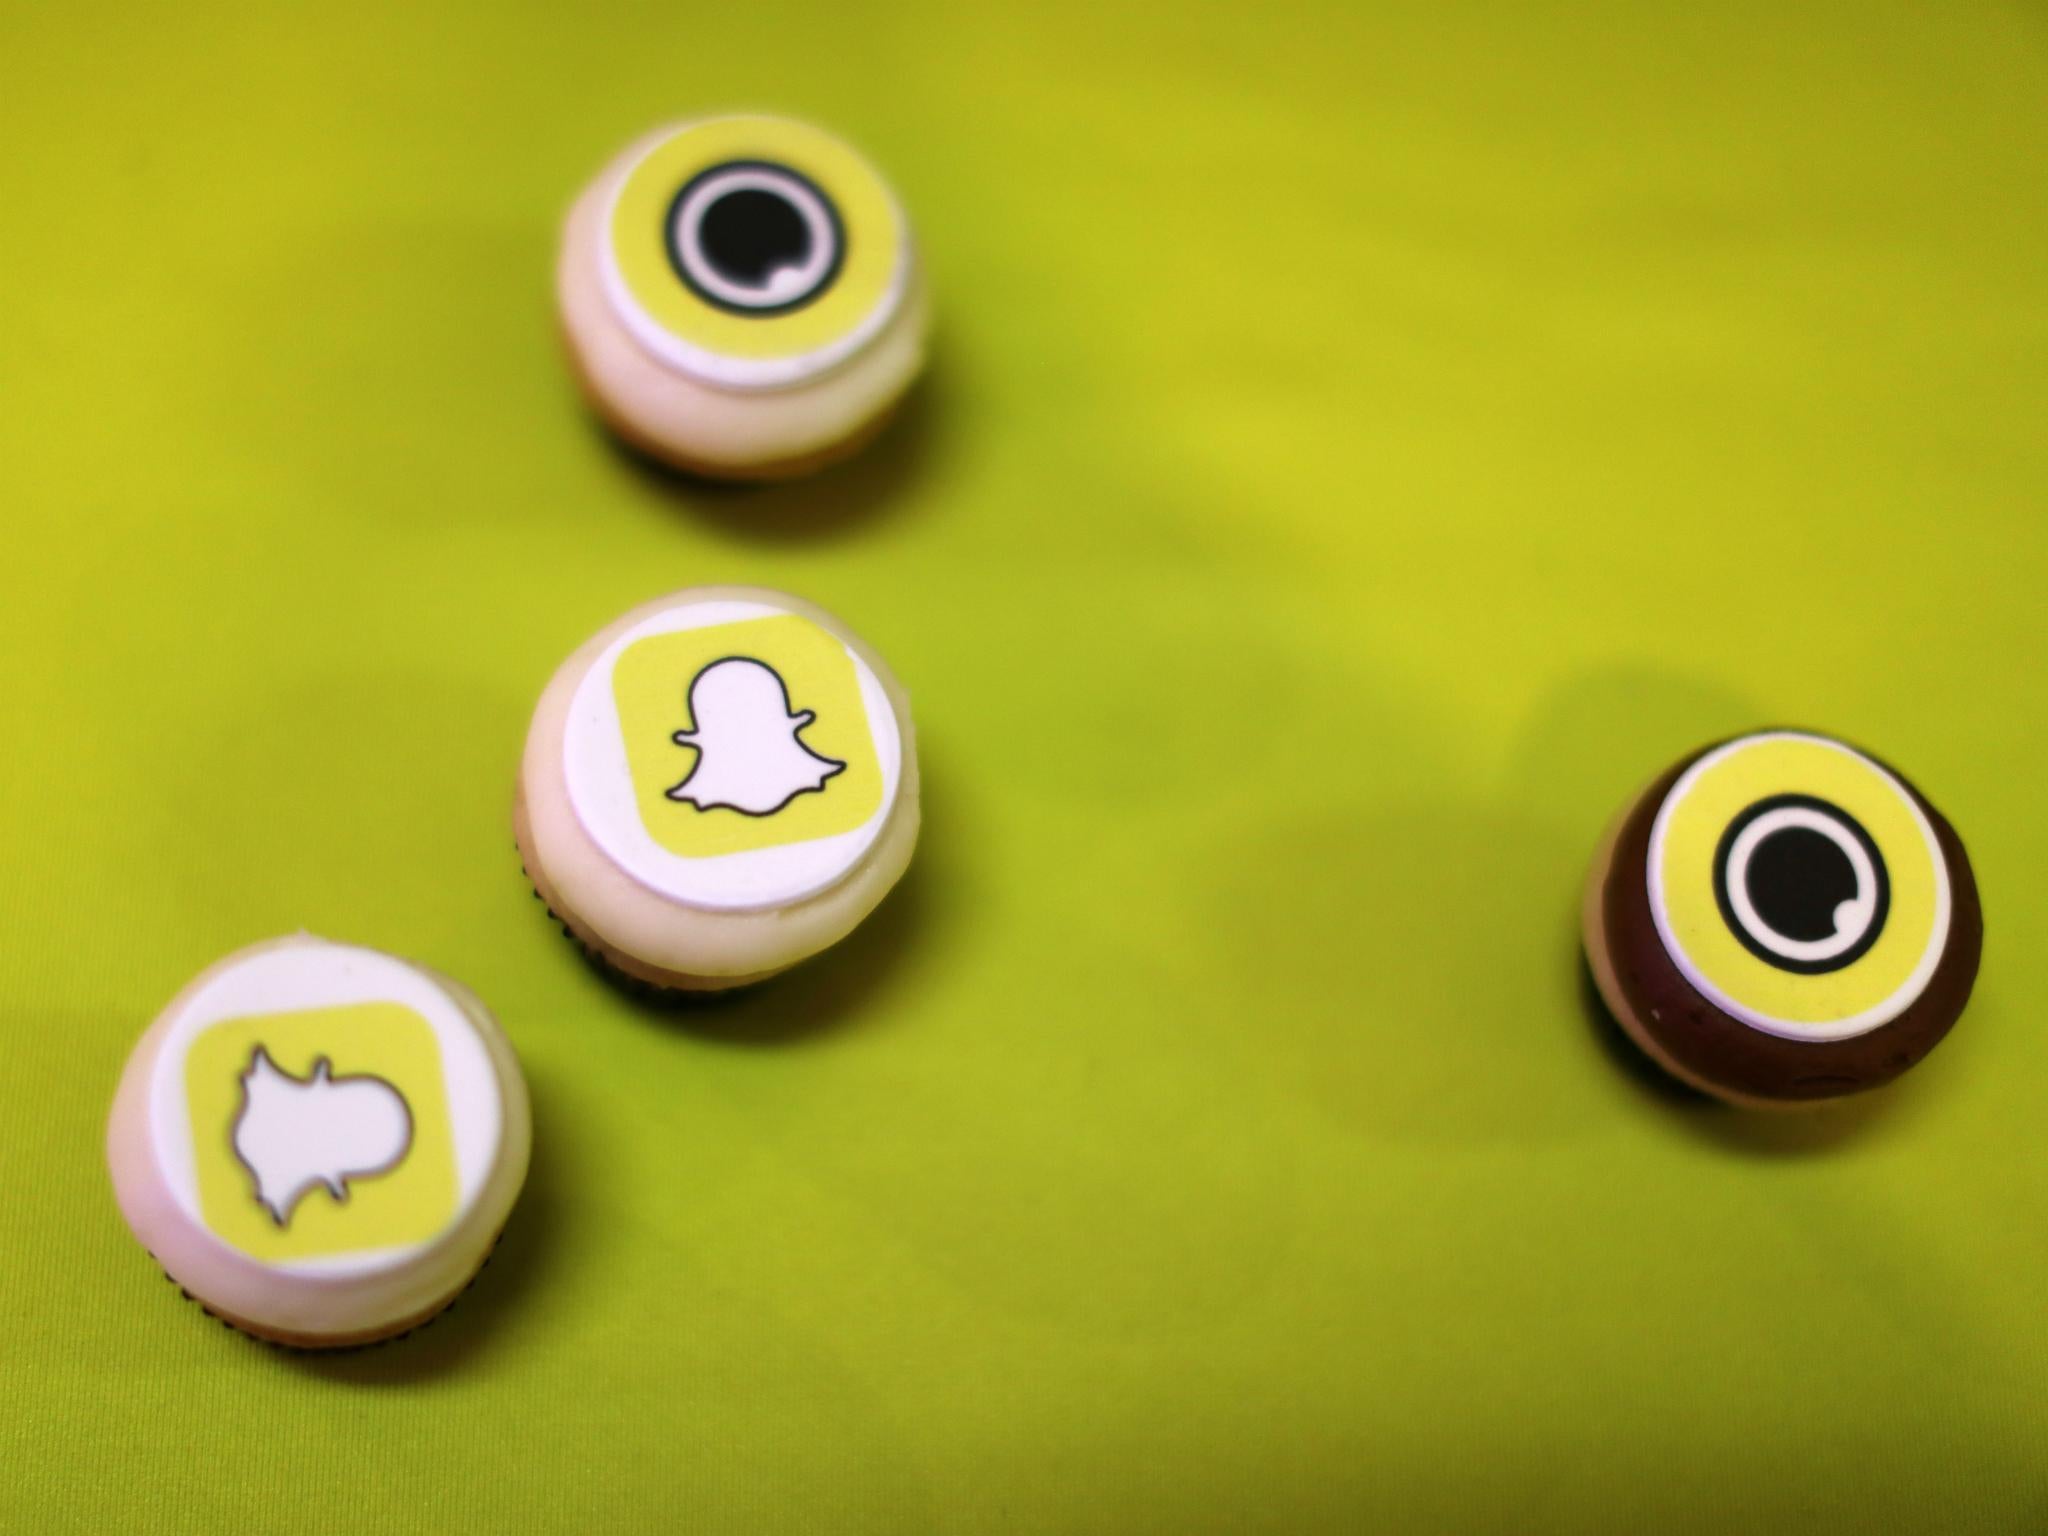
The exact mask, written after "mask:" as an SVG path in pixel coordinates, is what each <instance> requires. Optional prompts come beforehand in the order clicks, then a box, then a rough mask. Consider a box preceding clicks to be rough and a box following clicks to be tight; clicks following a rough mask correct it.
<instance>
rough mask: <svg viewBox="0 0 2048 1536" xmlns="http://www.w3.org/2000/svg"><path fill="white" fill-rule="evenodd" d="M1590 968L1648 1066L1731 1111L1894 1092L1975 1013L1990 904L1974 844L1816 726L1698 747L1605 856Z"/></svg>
mask: <svg viewBox="0 0 2048 1536" xmlns="http://www.w3.org/2000/svg"><path fill="white" fill-rule="evenodd" d="M1583 929H1584V938H1585V947H1586V958H1587V961H1588V963H1589V965H1590V967H1591V970H1592V974H1593V979H1594V982H1595V984H1596V985H1597V986H1598V988H1599V990H1600V995H1601V997H1602V998H1603V999H1604V1000H1605V1002H1606V1004H1607V1007H1608V1008H1609V1010H1610V1011H1611V1012H1612V1013H1613V1015H1614V1017H1615V1019H1616V1020H1617V1021H1618V1022H1619V1023H1620V1025H1621V1027H1622V1029H1623V1030H1624V1031H1625V1032H1626V1033H1627V1034H1628V1036H1629V1038H1630V1039H1631V1040H1633V1041H1634V1042H1635V1043H1636V1045H1638V1046H1639V1047H1641V1049H1642V1050H1643V1052H1644V1053H1645V1054H1646V1055H1648V1056H1649V1057H1650V1059H1651V1060H1652V1061H1654V1062H1656V1063H1657V1065H1658V1066H1660V1067H1662V1068H1663V1069H1664V1070H1665V1071H1666V1072H1669V1073H1671V1074H1672V1075H1673V1076H1674V1077H1677V1078H1678V1079H1680V1080H1681V1081H1683V1082H1686V1083H1689V1084H1691V1085H1692V1086H1693V1087H1695V1088H1698V1089H1700V1090H1702V1091H1704V1092H1706V1093H1710V1094H1713V1095H1715V1096H1717V1097H1719V1098H1722V1099H1725V1100H1728V1101H1730V1102H1732V1103H1736V1104H1742V1105H1752V1106H1794V1105H1801V1104H1811V1103H1816V1102H1819V1101H1823V1100H1828V1099H1835V1098H1840V1097H1842V1096H1844V1095H1846V1094H1852V1093H1859V1092H1862V1091H1864V1090H1866V1089H1870V1088H1876V1087H1878V1086H1880V1085H1882V1084H1884V1083H1888V1082H1890V1081H1891V1080H1892V1079H1894V1078H1896V1077H1897V1076H1898V1075H1899V1074H1900V1073H1902V1072H1904V1071H1906V1070H1907V1069H1908V1068H1909V1067H1911V1066H1912V1065H1913V1064H1914V1063H1916V1062H1917V1061H1919V1060H1920V1059H1921V1058H1922V1057H1923V1056H1925V1055H1926V1054H1927V1053H1928V1052H1929V1051H1931V1050H1933V1049H1934V1047H1935V1046H1936V1045H1938V1044H1939V1043H1940V1042H1941V1040H1942V1038H1943V1037H1944V1036H1946V1035H1947V1034H1948V1032H1949V1030H1950V1029H1951V1028H1952V1027H1953V1026H1954V1024H1955V1022H1956V1020H1957V1019H1958V1018H1959V1017H1960V1016H1961V1015H1962V1011H1963V1006H1964V1004H1965V1003H1966V1002H1967V1001H1968V1000H1969V996H1970V988H1971V986H1972V984H1973V983H1974V982H1975V980H1976V976H1977V962H1978V957H1979V954H1980V952H1981V950H1982V947H1983V937H1984V923H1983V912H1982V909H1981V908H1980V907H1979V905H1978V900H1977V884H1976V880H1975V878H1974V877H1973V875H1972V874H1971V870H1970V859H1969V855H1968V854H1966V853H1965V852H1964V851H1963V844H1962V840H1961V839H1960V838H1959V837H1958V836H1957V835H1956V832H1955V829H1954V828H1953V827H1951V826H1950V825H1949V824H1948V822H1947V821H1946V820H1945V819H1944V818H1943V817H1942V815H1941V813H1940V812H1939V811H1937V810H1935V808H1934V807H1933V806H1932V805H1931V804H1929V803H1928V801H1927V800H1926V798H1925V797H1924V796H1923V795H1922V794H1921V793H1920V792H1919V790H1917V789H1915V788H1914V787H1913V785H1912V784H1911V783H1909V782H1908V781H1907V780H1906V779H1905V778H1904V777H1903V776H1901V775H1900V774H1898V773H1896V772H1894V771H1893V770H1892V769H1890V768H1888V767H1886V766H1885V765H1884V764H1882V763H1880V762H1878V761H1877V760H1876V759H1875V758H1873V757H1870V756H1869V755H1867V754H1866V753H1863V752H1861V751H1858V750H1857V749H1856V748H1854V747H1851V746H1848V745H1846V744H1845V743H1843V742H1840V741H1835V740H1833V739H1831V738H1829V737H1826V736H1820V735H1815V734H1812V733H1810V732H1804V731H1789V730H1773V731H1763V732H1759V733H1757V734H1755V735H1750V736H1741V737H1738V738H1736V739H1735V740H1733V741H1726V742H1721V743H1719V744H1718V745H1715V746H1710V747H1706V748H1703V749H1701V750H1700V751H1698V752H1694V753H1692V754H1691V755H1689V756H1687V757H1686V758H1684V759H1682V760H1681V761H1679V762H1677V763H1675V764H1673V765H1672V766H1671V767H1670V768H1668V769H1666V770H1665V771H1664V773H1662V774H1661V775H1659V776H1658V778H1657V780H1656V782H1655V783H1653V784H1652V785H1651V786H1650V787H1649V788H1648V789H1647V790H1645V791H1644V792H1643V793H1642V794H1641V795H1640V796H1639V797H1638V798H1637V799H1636V800H1635V801H1634V802H1633V803H1632V804H1630V805H1629V806H1627V807H1626V808H1624V810H1623V811H1622V813H1621V815H1620V816H1619V817H1618V818H1617V820H1616V821H1615V823H1614V825H1613V827H1612V828H1611V829H1610V830H1609V832H1608V834H1607V837H1606V839H1605V840H1604V842H1603V843H1602V844H1601V847H1600V851H1599V853H1598V854H1597V856H1596V857H1595V858H1594V860H1593V867H1592V872H1591V875H1590V877H1589V879H1588V881H1587V884H1586V892H1585V904H1584V911H1583Z"/></svg>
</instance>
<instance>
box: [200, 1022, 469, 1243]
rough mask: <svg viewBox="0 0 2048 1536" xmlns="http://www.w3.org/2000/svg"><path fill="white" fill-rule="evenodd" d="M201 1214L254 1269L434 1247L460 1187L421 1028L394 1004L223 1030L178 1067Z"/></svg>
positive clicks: (212, 1032) (437, 1068)
mask: <svg viewBox="0 0 2048 1536" xmlns="http://www.w3.org/2000/svg"><path fill="white" fill-rule="evenodd" d="M185 1103H186V1107H187V1109H188V1110H189V1111H190V1115H191V1123H192V1154H193V1166H194V1168H195V1170H196V1173H197V1178H198V1186H199V1208H200V1213H201V1215H203V1216H204V1218H205V1220H206V1224H207V1226H208V1227H210V1228H211V1229H212V1230H213V1233H214V1235H215V1236H217V1237H219V1238H221V1239H222V1240H223V1241H224V1242H227V1243H229V1244H232V1245H233V1246H234V1247H236V1248H238V1249H240V1250H241V1251H242V1252H243V1253H246V1254H248V1255H249V1257H251V1258H253V1259H258V1260H261V1261H263V1262H266V1263H276V1262H280V1261H290V1260H293V1259H310V1258H316V1257H320V1256H323V1255H328V1254H338V1253H352V1252H358V1251H362V1250H366V1249H374V1248H391V1247H397V1246H400V1245H402V1244H406V1243H415V1242H422V1241H425V1240H427V1239H429V1238H432V1237H434V1236H437V1235H438V1234H439V1233H440V1232H441V1231H442V1230H443V1229H444V1228H445V1227H446V1226H447V1225H448V1223H449V1221H450V1220H452V1219H453V1217H454V1215H455V1210H456V1204H457V1198H458V1189H457V1179H456V1170H455V1145H454V1137H453V1133H452V1131H451V1129H450V1126H449V1123H448V1094H447V1089H446V1087H445V1085H444V1082H443V1079H442V1072H441V1049H440V1045H439V1043H438V1042H437V1041H436V1039H435V1037H434V1031H433V1026H431V1025H430V1024H428V1023H427V1021H426V1020H425V1019H423V1018H421V1017H420V1016H419V1014H417V1013H415V1012H414V1011H413V1010H412V1009H410V1008H408V1007H406V1006H405V1005H404V1004H402V1003H393V1002H379V1003H352V1004H348V1005H346V1006H343V1007H335V1008H308V1009H303V1010H300V1011H297V1012H292V1013H271V1014H257V1015H252V1016H250V1017H246V1018H239V1019H224V1020H222V1021H221V1022H220V1023H218V1024H215V1025H213V1026H211V1027H210V1028H208V1029H206V1030H203V1031H201V1032H200V1034H199V1035H198V1037H197V1038H196V1039H194V1040H193V1042H192V1045H191V1048H190V1050H189V1051H188V1052H187V1053H186V1056H185Z"/></svg>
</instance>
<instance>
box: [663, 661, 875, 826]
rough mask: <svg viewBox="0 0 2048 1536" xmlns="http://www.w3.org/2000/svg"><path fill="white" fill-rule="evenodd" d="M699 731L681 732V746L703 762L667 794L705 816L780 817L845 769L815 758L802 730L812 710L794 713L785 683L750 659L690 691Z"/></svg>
mask: <svg viewBox="0 0 2048 1536" xmlns="http://www.w3.org/2000/svg"><path fill="white" fill-rule="evenodd" d="M689 704H690V719H691V721H692V722H693V724H694V725H695V729H694V730H687V731H677V732H676V733H675V735H674V737H673V738H672V739H673V740H674V741H675V743H676V744H677V745H678V746H683V747H689V748H691V749H692V750H694V751H695V752H696V754H697V762H696V766H694V767H693V768H691V770H690V773H689V777H687V778H685V779H684V780H683V782H682V783H680V784H678V785H676V786H675V787H674V788H673V789H671V790H669V791H668V798H669V799H671V800H683V801H687V802H688V803H689V804H691V805H694V806H695V807H697V809H698V810H700V811H712V810H720V809H725V810H734V811H738V812H740V813H741V814H742V815H746V816H773V815H774V814H775V813H776V812H777V811H779V810H781V809H782V808H783V807H784V806H785V805H787V804H789V802H790V801H792V800H794V799H795V798H796V797H797V796H798V795H803V794H810V793H813V792H814V791H818V790H822V789H823V788H824V787H825V784H826V781H827V780H829V779H830V778H831V777H832V776H833V775H834V774H838V773H844V772H845V771H846V764H845V763H843V762H841V761H840V760H839V759H837V758H832V757H825V756H823V755H822V754H820V753H817V752H813V751H812V750H811V749H810V748H809V747H808V746H806V745H805V744H804V742H803V739H802V736H801V732H802V731H803V728H804V727H805V726H807V725H809V724H811V722H812V721H814V720H816V719H817V718H818V717H817V714H816V712H815V711H813V710H808V709H806V710H802V711H797V710H792V709H791V708H790V703H789V689H788V688H787V687H786V686H785V685H784V683H783V681H782V676H781V674H780V673H778V672H777V671H776V670H775V669H774V668H773V667H771V666H769V665H768V664H767V663H766V662H764V661H756V660H755V659H754V658H753V657H751V656H728V657H726V658H725V659H724V660H722V661H714V662H713V663H712V664H711V665H710V666H708V667H706V668H705V669H704V670H703V671H702V672H699V673H698V674H697V676H696V679H695V681H693V682H692V683H691V684H690V696H689Z"/></svg>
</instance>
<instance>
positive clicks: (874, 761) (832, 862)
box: [562, 596, 903, 912]
mask: <svg viewBox="0 0 2048 1536" xmlns="http://www.w3.org/2000/svg"><path fill="white" fill-rule="evenodd" d="M902 768H903V746H902V738H901V735H900V733H899V732H898V729H897V724H896V715H895V710H894V708H893V706H892V704H891V702H890V699H889V697H888V695H887V693H886V692H885V691H884V689H883V687H882V683H881V681H880V679H879V678H877V677H876V675H875V673H874V671H873V669H872V668H870V667H869V666H868V664H867V662H866V660H864V659H863V658H862V657H861V656H860V655H859V653H858V652H856V651H855V650H854V649H853V648H852V647H850V646H849V645H847V644H846V643H845V641H843V640H842V639H841V638H840V637H839V636H838V635H836V634H834V633H833V632H832V631H831V630H829V629H827V628H825V627H824V626H823V625H822V624H820V623H818V622H817V621H816V620H815V619H812V618H810V617H808V616H807V615H805V614H803V613H800V612H796V611H793V610H790V609H787V608H782V607H778V606H775V605H774V604H771V603H768V602H763V601H758V600H750V599H735V598H726V599H717V600H711V601H693V600H688V598H687V596H686V597H685V599H684V600H681V601H678V602H677V603H676V604H675V605H674V606H672V607H665V608H661V609H658V610H657V611H655V612H653V613H651V614H649V615H647V616H646V617H644V618H642V619H640V620H639V621H638V622H637V623H635V624H633V625H632V626H631V627H630V628H628V629H626V630H625V631H624V632H623V633H622V634H620V635H618V636H617V637H616V638H615V639H613V640H612V641H611V642H610V643H609V644H608V645H606V646H605V647H604V649H603V650H602V651H601V652H600V653H599V654H598V656H597V659H596V661H595V662H594V663H593V664H592V665H591V667H590V669H589V670H588V671H587V672H586V673H585V674H584V676H583V679H582V681H581V682H580V683H579V684H578V686H577V688H576V692H575V695H574V697H573V699H572V700H571V702H570V706H569V713H568V718H567V721H566V723H565V728H564V732H563V738H562V769H563V777H564V780H565V782H566V783H567V786H568V793H569V800H570V803H571V804H572V805H573V806H574V808H575V813H576V819H577V820H578V822H580V823H581V825H582V827H583V830H584V831H585V832H586V833H587V834H588V835H589V837H590V839H591V841H592V842H594V843H595V844H596V845H597V846H598V847H599V848H601V849H602V850H603V851H604V853H605V854H606V855H607V856H608V857H609V858H610V859H611V861H612V862H613V863H614V864H615V865H616V866H617V867H618V868H619V869H621V870H623V871H625V872H626V873H627V874H629V875H631V876H632V878H633V879H635V880H636V881H638V882H640V884H642V885H644V886H646V887H647V888H648V889H649V890H651V891H653V892H655V893H657V894H659V895H661V896H663V897H666V898H668V899H670V900H672V901H676V902H680V903H682V904H684V905H686V906H693V907H701V908H705V909H707V910H712V911H730V912H746V911H761V910H766V909H770V908H775V907H781V906H785V905H788V904H789V903H791V902H796V901H801V900H803V899H804V898H806V897H809V896H812V895H815V894H817V893H818V892H820V891H822V890H825V889H827V888H828V887H830V886H831V885H833V884H834V883H836V882H837V881H838V880H839V879H841V878H842V877H843V876H844V875H846V874H847V872H848V871H850V870H851V869H853V868H854V867H855V866H856V865H858V864H859V863H860V862H861V860H862V859H863V858H865V857H866V855H867V853H868V851H869V849H870V848H872V847H873V845H874V843H875V840H876V838H877V837H878V836H879V835H880V833H881V830H882V828H883V826H884V824H885V823H886V822H887V820H888V818H889V813H890V811H891V809H892V808H893V807H894V804H895V801H896V796H897V792H898V788H899V785H900V783H901V780H902Z"/></svg>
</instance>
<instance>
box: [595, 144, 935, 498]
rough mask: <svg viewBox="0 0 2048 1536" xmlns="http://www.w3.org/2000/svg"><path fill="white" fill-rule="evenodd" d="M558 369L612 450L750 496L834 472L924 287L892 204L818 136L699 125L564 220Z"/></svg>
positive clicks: (888, 383) (647, 150)
mask: <svg viewBox="0 0 2048 1536" xmlns="http://www.w3.org/2000/svg"><path fill="white" fill-rule="evenodd" d="M555 288H556V298H557V302H558V305H559V309H560V314H561V327H562V334H563V337H564V339H565V340H566V342H567V344H568V349H569V359H570V362H571V364H572V365H573V367H574V369H575V372H576V376H577V378H578V379H579V381H580V382H581V384H582V386H583V390H584V393H585V394H586V396H587V397H588V398H589V400H590V403H591V405H592V406H593V407H594V408H595V410H596V411H597V413H598V415H599V416H601V417H602V418H603V419H604V420H605V421H606V422H607V423H608V424H609V425H610V426H611V428H612V430H613V431H615V432H616V433H617V434H618V435H619V436H620V437H622V438H624V439H625V440H626V441H627V442H629V443H631V444H632V445H633V446H635V447H636V448H638V449H640V450H641V451H643V452H645V453H648V454H650V455H652V456H653V457H655V458H658V459H661V460H663V461H664V462H666V463H668V464H670V465H673V466H674V467H676V468H678V469H682V470H686V471H690V472H692V473H696V474H701V475H708V476H714V477H719V478H726V479H741V480H760V479H776V478H783V477H787V476H791V475H799V474H803V473H806V472H808V471H810V470H814V469H817V468H819V467H821V466H823V465H826V464H829V463H832V462H833V461H834V460H837V459H841V458H844V457H845V456H846V455H848V454H850V453H852V452H853V451H854V450H855V449H857V448H858V447H859V446H860V445H861V444H862V443H864V442H866V441H867V440H868V438H870V437H871V436H873V435H874V434H875V432H877V431H878V430H879V429H880V428H881V426H882V424H883V422H884V421H885V420H886V419H887V417H888V415H889V413H890V412H891V410H892V409H893V408H894V407H895V405H896V403H897V401H898V400H900V399H901V398H902V396H903V394H904V392H905V391H906V390H907V389H909V387H910V385H911V383H912V381H913V380H915V379H916V377H917V375H918V372H919V370H920V369H921V368H922V367H923V365H924V340H925V318H926V304H925V294H924V281H923V278H922V276H921V274H920V272H919V270H918V264H917V259H916V254H915V252H914V251H913V249H912V247H911V241H910V226H909V224H908V222H907V221H906V220H905V218H904V216H903V210H902V207H901V206H900V205H899V204H898V202H897V200H896V197H895V194H894V193H892V192H891V191H890V190H889V188H888V186H887V184H886V183H884V182H883V180H882V178H881V177H880V176H879V175H878V174H877V173H876V172H875V170H874V168H873V167H872V166H870V165H869V164H868V163H867V161H865V160H864V159H862V158H861V157H860V156H859V155H858V154H856V153H855V152H854V151H853V150H852V149H850V148H848V147H847V146H846V145H845V144H843V143H841V142H840V141H839V140H838V139H835V138H833V137H832V136H831V135H829V134H826V133H823V132H821V131H819V130H818V129H816V128H812V127H809V126H807V125H805V124H803V123H796V122H790V121H788V120H787V119H784V118H777V117H758V116H756V117H714V118H703V119H699V120H696V121H694V122H686V123H682V124H679V125H674V126H671V127H667V128H663V129H660V130H658V131H657V132H654V133H651V134H649V135H647V136H646V137H645V138H642V139H640V140H638V141H636V142H635V143H633V144H631V145H629V146H628V147H627V148H626V149H625V150H623V151H622V152H621V153H620V154H619V155H618V157H617V158H616V159H614V160H613V161H612V162H611V163H610V164H609V165H607V166H606V167H605V169H604V170H603V171H602V172H600V173H599V174H598V176H597V178H596V179H595V180H594V181H592V182H591V183H590V185H589V186H588V187H586V188H585V189H584V191H583V192H582V194H581V195H580V196H579V197H578V198H577V199H576V202H575V203H574V205H573V206H572V207H571V208H570V210H569V215H568V219H567V222H566V224H565V226H564V229H563V234H562V246H561V254H560V260H559V263H558V265H557V268H556V283H555Z"/></svg>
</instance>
